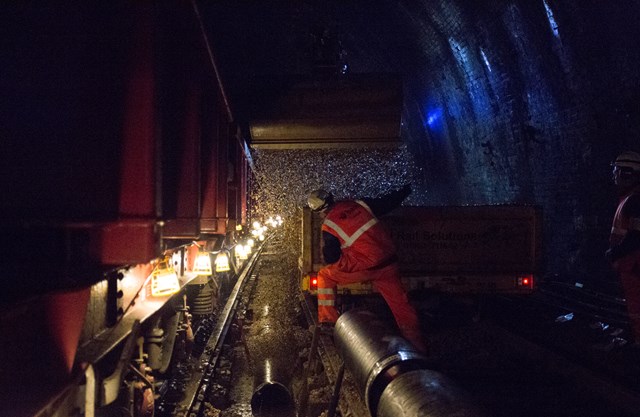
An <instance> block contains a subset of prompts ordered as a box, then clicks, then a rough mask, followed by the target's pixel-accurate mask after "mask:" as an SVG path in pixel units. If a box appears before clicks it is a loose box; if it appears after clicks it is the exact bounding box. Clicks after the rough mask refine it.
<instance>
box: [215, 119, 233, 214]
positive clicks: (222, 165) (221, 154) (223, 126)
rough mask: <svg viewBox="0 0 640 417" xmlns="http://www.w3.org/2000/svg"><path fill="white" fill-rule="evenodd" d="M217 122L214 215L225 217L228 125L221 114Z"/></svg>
mask: <svg viewBox="0 0 640 417" xmlns="http://www.w3.org/2000/svg"><path fill="white" fill-rule="evenodd" d="M218 123H219V124H218V132H219V134H218V155H217V157H218V175H217V179H218V184H217V193H216V195H217V200H218V204H217V205H216V217H218V218H224V219H227V218H228V217H229V210H228V198H229V195H228V193H229V190H228V186H229V184H228V179H229V176H228V170H229V162H230V161H229V155H228V152H229V125H228V123H225V120H224V119H223V117H222V115H220V116H219V118H218Z"/></svg>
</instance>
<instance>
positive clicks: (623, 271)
mask: <svg viewBox="0 0 640 417" xmlns="http://www.w3.org/2000/svg"><path fill="white" fill-rule="evenodd" d="M639 197H640V191H638V190H637V189H636V190H634V191H632V192H631V193H629V194H627V195H626V196H624V197H622V198H621V199H620V203H619V204H618V208H617V210H616V214H615V216H614V218H613V224H612V227H611V236H610V237H609V243H610V245H611V247H616V246H618V245H620V244H621V243H622V241H623V239H624V238H625V236H626V235H627V233H629V232H630V231H632V230H634V231H640V216H639V214H640V213H634V212H633V211H637V204H636V203H637V200H636V201H635V202H632V201H631V200H632V199H635V198H639ZM633 206H635V208H632V207H633ZM613 268H614V269H615V271H616V272H617V274H618V275H619V277H620V283H621V285H622V289H623V291H624V296H625V299H626V301H627V311H628V312H629V318H630V321H631V330H632V332H633V335H634V338H635V341H636V343H638V342H640V249H635V250H632V251H631V252H629V253H627V254H626V255H623V256H622V257H620V258H618V259H616V260H615V261H614V262H613Z"/></svg>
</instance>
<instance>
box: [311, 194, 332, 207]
mask: <svg viewBox="0 0 640 417" xmlns="http://www.w3.org/2000/svg"><path fill="white" fill-rule="evenodd" d="M332 202H333V196H332V195H331V193H330V192H328V191H325V190H315V191H311V193H310V194H309V197H308V198H307V204H308V205H309V208H310V209H311V210H313V211H322V210H324V209H326V208H327V207H328V206H329V205H330V204H331V203H332Z"/></svg>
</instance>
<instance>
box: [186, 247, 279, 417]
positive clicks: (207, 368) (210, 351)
mask: <svg viewBox="0 0 640 417" xmlns="http://www.w3.org/2000/svg"><path fill="white" fill-rule="evenodd" d="M266 243H267V242H266V241H265V242H264V243H263V244H262V246H260V248H259V249H258V250H257V251H255V252H254V254H253V256H252V257H251V258H250V259H249V262H248V263H247V264H246V265H245V267H244V269H243V271H242V273H241V274H240V276H238V280H237V281H236V284H235V286H234V287H233V290H232V291H231V294H230V295H229V298H228V299H227V302H226V304H225V306H224V309H223V310H222V312H221V313H220V316H219V318H218V320H217V322H216V327H215V328H214V330H213V332H212V333H211V336H210V337H209V340H208V342H207V345H206V347H205V349H204V353H203V354H202V355H200V358H199V362H198V364H197V365H196V366H195V367H194V369H193V372H192V373H191V378H190V379H189V382H188V383H187V386H186V387H185V392H184V397H183V399H182V401H181V402H180V403H179V404H178V405H177V406H176V411H178V410H186V411H187V413H186V414H185V415H186V416H189V417H192V416H197V415H198V413H199V412H200V410H201V409H202V403H203V402H204V396H205V394H206V391H207V388H208V382H209V381H210V379H211V377H212V375H213V372H214V370H215V367H216V365H217V363H218V359H219V357H220V352H221V350H222V342H224V340H225V337H226V335H227V331H228V330H229V327H231V322H232V321H233V317H234V316H235V313H236V309H237V307H238V302H239V299H240V296H241V295H242V291H243V290H244V287H245V284H246V283H247V282H248V281H250V279H248V277H250V276H252V273H253V270H254V268H255V266H256V263H257V260H258V259H259V257H260V253H261V252H262V250H263V248H264V247H265V244H266Z"/></svg>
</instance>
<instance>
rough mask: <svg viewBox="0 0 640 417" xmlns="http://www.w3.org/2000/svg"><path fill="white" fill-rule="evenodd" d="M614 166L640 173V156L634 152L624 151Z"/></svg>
mask: <svg viewBox="0 0 640 417" xmlns="http://www.w3.org/2000/svg"><path fill="white" fill-rule="evenodd" d="M613 164H614V165H615V166H617V167H621V168H629V169H631V170H633V171H640V154H639V153H638V152H633V151H624V152H622V153H621V154H620V155H618V157H617V158H616V160H615V162H614V163H613Z"/></svg>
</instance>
